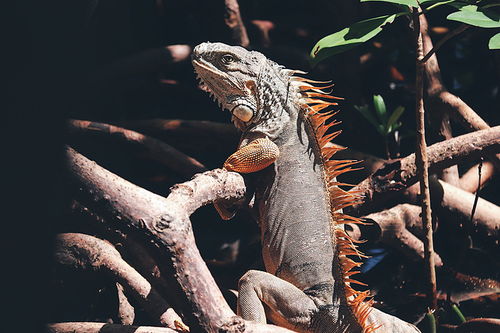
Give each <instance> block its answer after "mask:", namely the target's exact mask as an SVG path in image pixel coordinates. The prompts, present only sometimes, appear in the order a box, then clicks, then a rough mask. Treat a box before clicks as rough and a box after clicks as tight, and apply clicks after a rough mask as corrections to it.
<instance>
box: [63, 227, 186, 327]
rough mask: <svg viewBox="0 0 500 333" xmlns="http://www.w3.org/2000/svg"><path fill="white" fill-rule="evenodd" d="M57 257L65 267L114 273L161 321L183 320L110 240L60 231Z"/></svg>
mask: <svg viewBox="0 0 500 333" xmlns="http://www.w3.org/2000/svg"><path fill="white" fill-rule="evenodd" d="M54 258H55V261H56V262H57V263H59V264H62V265H65V266H70V267H73V268H78V269H93V270H97V271H101V272H104V273H106V274H107V275H110V276H112V277H113V278H114V279H115V280H116V282H118V283H120V284H121V285H122V286H123V287H124V289H125V292H126V294H128V295H130V296H131V297H133V298H134V299H135V300H136V301H137V302H139V303H140V304H141V306H142V307H143V308H144V309H145V310H146V311H147V313H149V314H150V315H151V316H152V318H154V319H155V320H156V321H157V323H159V324H162V325H165V326H168V327H170V328H175V321H180V318H179V316H177V315H176V314H175V312H174V311H173V309H172V308H170V307H169V305H168V304H167V303H166V302H165V300H164V299H163V298H162V297H161V296H160V295H159V294H158V293H157V292H156V290H154V289H153V288H152V287H151V285H150V284H149V282H148V281H147V280H146V279H144V278H143V277H142V276H141V275H140V274H139V273H137V271H136V270H135V269H133V268H132V267H131V266H130V265H129V264H127V263H126V262H125V261H124V260H123V259H122V258H121V256H120V254H119V253H118V251H117V250H116V249H115V248H114V247H113V246H112V245H111V244H110V243H108V242H106V241H103V240H101V239H98V238H95V237H92V236H89V235H84V234H60V235H58V237H57V238H56V246H55V253H54Z"/></svg>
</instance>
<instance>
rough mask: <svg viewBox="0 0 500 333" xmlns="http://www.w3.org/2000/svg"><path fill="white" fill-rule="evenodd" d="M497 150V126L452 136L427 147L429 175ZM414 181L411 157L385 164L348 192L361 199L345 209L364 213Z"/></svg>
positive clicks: (499, 128)
mask: <svg viewBox="0 0 500 333" xmlns="http://www.w3.org/2000/svg"><path fill="white" fill-rule="evenodd" d="M498 151H500V126H495V127H492V128H491V129H488V130H481V131H477V132H473V133H469V134H465V135H461V136H458V137H455V138H453V139H450V140H446V141H443V142H439V143H435V144H433V145H432V146H429V147H427V156H428V158H429V172H430V173H433V172H436V171H437V170H441V169H443V168H447V167H449V166H451V165H455V164H458V163H460V162H462V161H463V160H465V159H474V158H478V157H480V156H485V155H487V154H491V153H497V152H498ZM416 182H417V177H416V166H415V154H411V155H409V156H407V157H405V158H402V159H400V160H396V161H389V162H387V163H386V164H385V165H384V166H383V167H381V168H380V169H378V170H377V171H376V172H375V173H374V174H373V175H371V176H370V177H368V178H366V179H365V180H363V181H362V182H361V183H359V184H358V185H357V186H355V187H354V188H352V189H351V191H353V192H354V191H358V193H359V194H361V195H362V196H363V197H364V198H365V200H364V202H362V203H359V204H356V205H354V206H352V207H350V209H349V213H351V214H355V215H362V214H368V213H370V212H373V211H375V210H376V209H377V208H379V207H380V206H381V205H382V204H383V203H384V202H387V201H389V200H391V199H393V198H394V195H395V194H399V193H400V191H401V190H403V189H405V188H407V187H409V186H411V185H413V184H415V183H416Z"/></svg>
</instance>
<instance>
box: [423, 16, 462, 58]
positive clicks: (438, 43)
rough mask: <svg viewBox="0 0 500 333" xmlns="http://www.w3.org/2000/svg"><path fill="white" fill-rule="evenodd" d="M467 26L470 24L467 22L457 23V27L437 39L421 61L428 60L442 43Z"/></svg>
mask: <svg viewBox="0 0 500 333" xmlns="http://www.w3.org/2000/svg"><path fill="white" fill-rule="evenodd" d="M468 28H470V25H467V24H461V25H459V26H458V27H457V28H455V29H453V30H452V31H450V32H449V33H447V34H446V36H444V37H443V38H441V39H440V40H439V42H437V44H436V45H435V46H434V47H433V48H432V49H431V50H430V51H429V52H427V54H426V55H425V56H424V57H423V58H422V60H420V61H421V62H426V61H427V60H429V58H430V57H431V56H432V55H433V54H434V53H436V52H437V50H439V48H440V47H441V46H443V44H444V43H446V42H447V41H448V40H450V39H451V38H453V37H455V36H456V35H458V34H460V33H462V32H464V31H465V30H467V29H468Z"/></svg>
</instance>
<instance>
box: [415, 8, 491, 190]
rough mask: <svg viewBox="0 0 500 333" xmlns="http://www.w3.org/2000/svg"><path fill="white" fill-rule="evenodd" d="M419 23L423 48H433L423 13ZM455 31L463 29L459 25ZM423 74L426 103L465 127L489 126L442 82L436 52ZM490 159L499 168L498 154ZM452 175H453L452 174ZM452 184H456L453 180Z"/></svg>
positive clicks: (471, 128)
mask: <svg viewBox="0 0 500 333" xmlns="http://www.w3.org/2000/svg"><path fill="white" fill-rule="evenodd" d="M420 24H421V26H422V31H423V32H424V35H423V37H424V50H429V51H430V50H431V49H433V44H432V40H431V39H430V37H429V35H428V34H426V33H425V32H426V31H427V27H428V23H427V19H426V18H425V15H423V14H422V15H420ZM460 27H461V28H459V29H458V30H456V32H459V33H460V32H461V31H463V30H465V29H464V28H463V27H464V26H460ZM462 29H463V30H462ZM425 75H426V79H427V82H428V91H427V93H428V103H429V105H430V106H431V107H432V108H433V109H434V108H436V109H439V112H440V113H442V114H448V115H449V116H450V117H451V118H453V119H455V120H456V121H457V122H459V123H461V124H462V125H463V126H464V127H465V128H466V129H469V130H472V131H478V130H483V129H488V128H490V126H489V125H488V124H487V123H486V122H485V121H484V120H483V119H482V118H481V117H480V116H479V115H478V114H477V113H476V112H475V111H474V110H473V109H472V108H471V107H470V106H469V105H467V103H465V102H464V101H462V100H461V99H460V98H459V97H457V96H455V95H453V94H452V93H450V92H449V91H448V90H447V89H446V87H445V86H444V84H443V80H442V78H441V70H440V68H439V64H438V61H437V57H436V54H434V53H433V54H432V56H431V57H429V59H428V60H427V61H426V62H425ZM491 160H492V162H493V163H494V165H495V168H496V169H497V170H500V154H496V155H492V156H491ZM452 177H454V176H452ZM452 185H457V184H456V182H454V181H453V183H452Z"/></svg>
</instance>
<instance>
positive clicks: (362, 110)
mask: <svg viewBox="0 0 500 333" xmlns="http://www.w3.org/2000/svg"><path fill="white" fill-rule="evenodd" d="M354 108H355V109H356V110H358V111H359V113H361V114H362V115H363V117H365V119H366V120H368V121H369V122H370V124H372V125H373V127H375V129H376V130H377V132H379V133H380V134H381V135H384V130H383V126H382V125H381V124H379V123H378V122H377V119H375V117H374V116H373V114H372V112H371V111H370V108H369V107H368V105H361V106H360V105H355V106H354Z"/></svg>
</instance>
